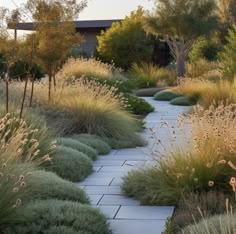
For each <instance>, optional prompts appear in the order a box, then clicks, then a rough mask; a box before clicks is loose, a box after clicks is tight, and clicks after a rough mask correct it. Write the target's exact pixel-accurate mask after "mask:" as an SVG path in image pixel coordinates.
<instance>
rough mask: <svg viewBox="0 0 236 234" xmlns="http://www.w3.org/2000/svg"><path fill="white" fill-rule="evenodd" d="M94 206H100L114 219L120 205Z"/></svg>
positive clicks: (104, 212)
mask: <svg viewBox="0 0 236 234" xmlns="http://www.w3.org/2000/svg"><path fill="white" fill-rule="evenodd" d="M93 207H94V208H98V209H99V210H100V211H101V212H102V213H103V214H104V215H105V216H106V217H107V218H108V219H114V217H115V216H116V214H117V212H118V210H119V209H120V206H99V205H96V206H95V205H93Z"/></svg>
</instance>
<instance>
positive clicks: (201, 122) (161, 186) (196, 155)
mask: <svg viewBox="0 0 236 234" xmlns="http://www.w3.org/2000/svg"><path fill="white" fill-rule="evenodd" d="M235 108H236V106H235V105H233V104H232V105H228V106H225V105H224V104H221V105H219V106H217V107H214V106H211V107H210V108H209V109H208V110H205V111H204V109H203V108H200V107H199V108H197V109H196V112H195V114H193V115H191V117H190V123H191V124H192V127H191V130H190V132H189V133H188V134H186V137H183V139H182V140H181V141H180V139H178V142H182V143H183V142H185V144H184V145H183V144H182V146H178V145H176V144H174V143H173V142H172V147H171V150H169V149H166V153H165V154H162V155H157V156H156V158H157V160H158V163H157V165H156V167H153V168H151V169H149V168H147V169H144V170H143V171H134V172H130V174H129V175H128V176H127V177H126V178H125V179H124V184H123V190H124V191H125V192H126V193H127V194H128V195H130V196H135V197H137V198H138V199H139V200H141V201H142V202H143V203H152V204H159V205H160V204H163V205H167V204H172V205H173V204H174V205H176V204H177V203H178V201H179V200H180V198H181V196H182V195H183V194H185V193H189V192H203V191H205V192H207V191H211V190H215V191H217V190H221V191H225V192H230V191H231V188H230V185H229V181H230V178H231V176H233V175H234V173H235V168H236V166H235V165H236V159H235V156H236V128H235V126H236V118H235ZM183 123H185V120H184V118H183V117H181V118H180V120H179V127H180V132H181V131H182V132H184V131H185V130H184V125H183ZM181 126H182V127H181ZM181 129H182V130H181ZM171 131H173V139H177V137H178V138H179V137H180V136H177V135H175V133H176V132H177V130H171ZM173 139H172V140H173ZM161 145H162V143H161V141H160V140H157V146H158V147H161ZM154 148H155V147H154ZM155 154H157V153H155V152H154V155H155ZM160 156H163V157H160ZM146 191H148V193H147V192H146Z"/></svg>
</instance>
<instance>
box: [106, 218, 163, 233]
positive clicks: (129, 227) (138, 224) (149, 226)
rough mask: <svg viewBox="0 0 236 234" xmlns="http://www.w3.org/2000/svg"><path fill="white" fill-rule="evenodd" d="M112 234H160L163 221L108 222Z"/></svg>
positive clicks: (114, 220) (115, 220)
mask: <svg viewBox="0 0 236 234" xmlns="http://www.w3.org/2000/svg"><path fill="white" fill-rule="evenodd" d="M109 223H110V225H111V228H112V231H113V234H161V233H162V232H163V231H164V230H165V221H164V220H119V219H113V220H110V221H109Z"/></svg>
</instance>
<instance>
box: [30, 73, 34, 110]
mask: <svg viewBox="0 0 236 234" xmlns="http://www.w3.org/2000/svg"><path fill="white" fill-rule="evenodd" d="M33 96H34V77H32V84H31V94H30V103H29V107H32V102H33Z"/></svg>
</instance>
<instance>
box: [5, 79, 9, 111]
mask: <svg viewBox="0 0 236 234" xmlns="http://www.w3.org/2000/svg"><path fill="white" fill-rule="evenodd" d="M5 84H6V113H8V111H9V81H8V75H7V77H6V79H5Z"/></svg>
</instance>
